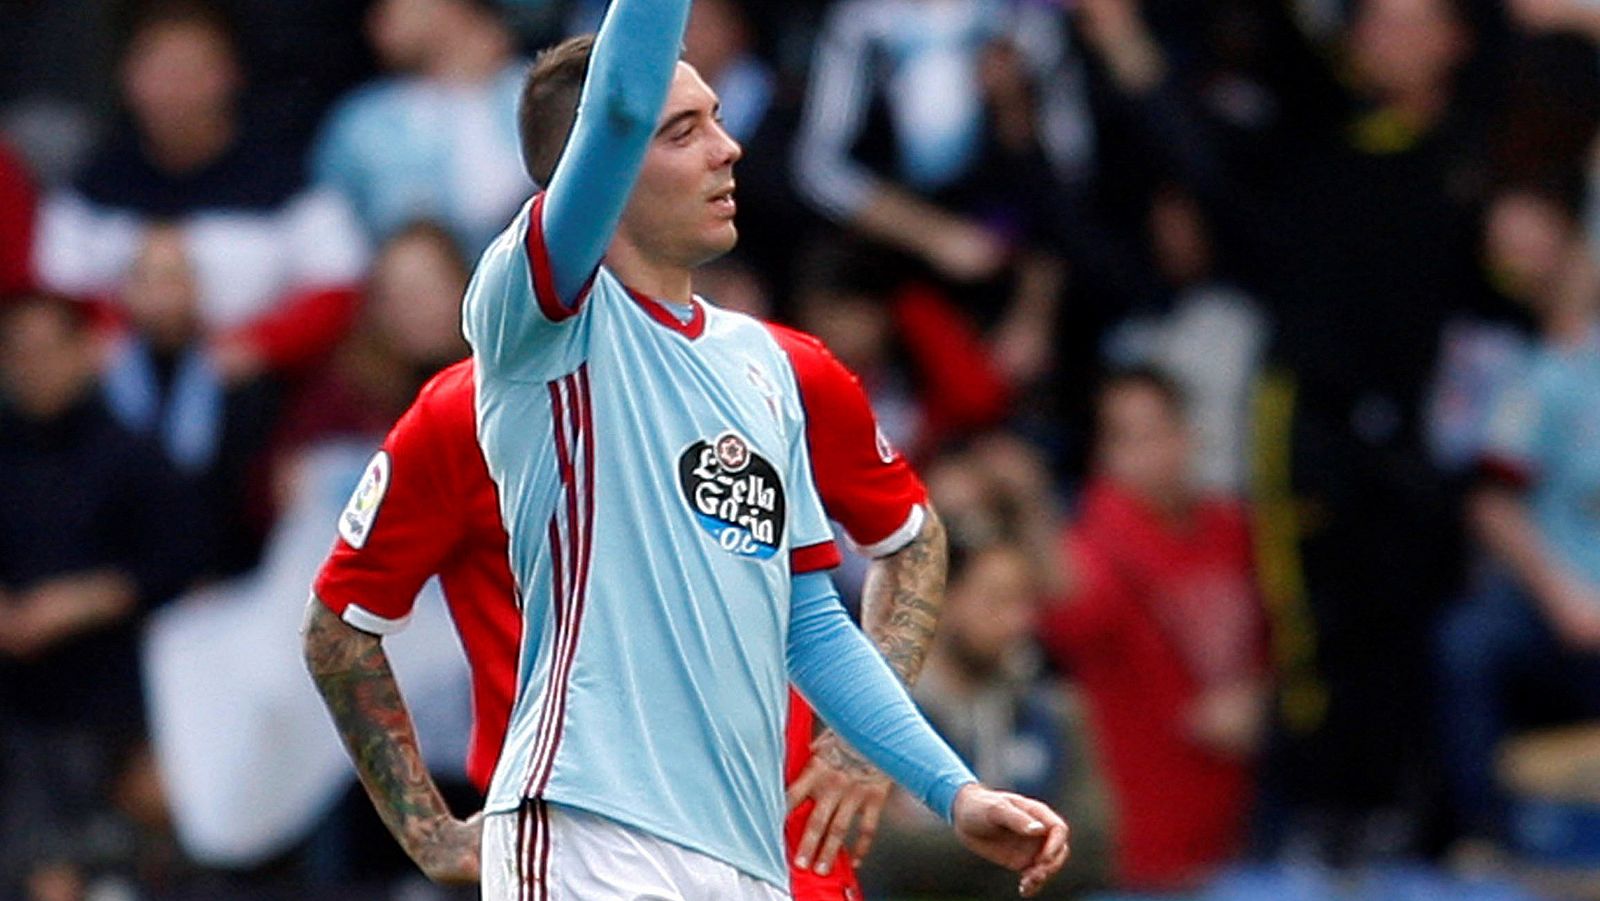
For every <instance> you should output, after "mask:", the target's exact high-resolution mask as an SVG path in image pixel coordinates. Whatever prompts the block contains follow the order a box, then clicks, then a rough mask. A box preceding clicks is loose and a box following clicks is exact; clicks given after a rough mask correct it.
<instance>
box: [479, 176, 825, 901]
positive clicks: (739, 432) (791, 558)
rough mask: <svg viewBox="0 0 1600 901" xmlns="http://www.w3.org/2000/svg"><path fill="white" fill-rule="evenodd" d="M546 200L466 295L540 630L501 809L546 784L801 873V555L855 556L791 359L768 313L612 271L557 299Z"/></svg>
mask: <svg viewBox="0 0 1600 901" xmlns="http://www.w3.org/2000/svg"><path fill="white" fill-rule="evenodd" d="M537 204H538V201H535V204H534V205H531V206H530V209H525V210H524V211H523V213H522V214H521V215H519V216H518V217H517V219H516V221H515V222H514V223H513V225H512V226H511V228H510V229H508V230H507V231H506V232H505V233H504V234H503V235H501V237H500V238H499V239H498V240H497V241H496V242H495V243H494V244H493V245H491V247H490V248H489V250H488V252H487V253H486V254H485V256H484V258H483V260H482V262H480V263H479V266H478V271H477V274H476V276H475V277H474V279H473V281H472V285H471V287H470V288H469V289H468V292H467V327H468V331H469V334H470V335H471V336H472V339H473V346H474V349H475V352H476V354H477V356H478V364H479V366H480V372H483V373H484V374H485V377H484V378H481V379H480V380H479V388H478V420H479V426H478V431H479V439H480V441H481V442H482V444H483V447H484V453H485V457H486V458H487V459H488V461H489V468H490V472H491V474H492V475H493V477H494V480H495V482H496V483H497V484H498V485H499V487H500V498H501V508H502V512H503V515H504V519H505V522H506V524H507V528H508V531H509V533H510V535H511V553H512V561H511V563H512V571H513V572H514V573H516V574H517V577H518V582H519V588H520V591H521V595H522V598H523V604H524V610H525V619H526V620H527V625H528V630H529V631H528V636H529V637H528V638H527V639H526V640H525V642H524V646H523V651H522V660H521V673H520V680H519V685H520V686H523V690H522V691H521V694H520V697H519V698H518V699H517V704H516V707H515V709H514V712H513V715H512V721H511V731H510V734H509V737H508V739H507V743H506V746H505V751H504V753H503V754H502V756H501V763H500V767H499V769H498V771H497V772H496V774H495V778H494V782H493V785H492V787H491V789H490V793H489V803H488V808H487V809H488V810H490V811H505V810H511V809H514V808H515V807H516V806H517V805H518V804H519V803H520V802H521V800H522V799H523V798H525V797H535V796H538V797H543V798H545V799H547V800H549V801H552V802H556V803H561V804H568V805H571V806H574V807H579V808H582V809H585V810H589V811H592V812H594V813H599V814H602V815H604V816H607V817H610V818H613V819H616V820H618V821H620V822H623V823H625V824H628V825H631V826H635V827H638V828H640V829H643V830H645V831H647V832H650V833H652V834H655V835H658V836H661V837H663V838H666V839H668V840H671V841H673V842H676V843H679V844H682V845H685V846H687V847H690V848H694V849H696V850H699V851H703V852H705V853H708V854H711V855H712V856H714V857H718V858H721V859H726V860H727V862H729V863H731V864H733V865H735V866H737V867H739V868H740V869H742V870H745V871H746V872H750V873H753V874H755V875H758V876H759V877H761V878H763V879H767V880H770V881H773V882H775V883H777V884H780V885H782V884H785V883H786V879H787V877H786V872H787V871H786V869H785V868H784V863H783V860H782V859H781V856H775V855H774V842H773V840H772V838H770V836H775V835H776V834H777V829H778V827H777V825H776V824H778V823H780V822H781V821H782V818H783V814H784V798H783V786H782V769H783V768H782V760H783V750H784V743H783V729H784V715H785V710H786V700H785V699H786V697H787V694H786V692H787V682H788V679H787V675H786V673H785V667H784V659H785V653H784V649H785V647H786V645H787V640H788V636H787V629H788V623H789V609H788V603H789V590H790V589H789V586H790V580H791V569H792V568H793V569H799V570H802V571H803V570H805V569H816V568H818V567H819V566H820V567H826V566H831V565H833V564H834V563H835V562H836V561H837V552H836V551H835V550H834V549H833V546H832V543H831V532H830V530H829V528H828V524H827V521H826V518H825V517H824V515H823V511H822V509H821V506H820V504H819V502H818V501H817V499H816V491H815V488H814V487H813V485H812V482H811V470H810V462H809V460H808V458H807V452H806V441H805V423H804V418H803V417H804V414H803V412H802V410H801V407H800V401H799V391H798V387H797V385H796V382H795V376H794V373H793V371H792V369H791V368H790V364H789V361H788V358H787V356H786V355H785V354H784V353H783V351H782V350H781V349H780V348H779V347H778V345H777V344H776V342H774V341H773V340H772V338H771V337H770V334H769V332H768V331H767V329H766V328H765V327H764V326H762V325H761V324H760V323H759V322H757V321H755V320H753V319H750V318H749V317H746V316H743V315H740V314H737V313H731V312H727V311H723V310H719V309H717V308H715V307H711V306H709V305H706V304H704V303H700V302H696V303H695V306H694V310H693V314H692V317H691V318H690V319H689V321H688V322H687V323H684V322H680V321H679V319H678V318H676V317H675V316H674V315H673V313H672V312H670V311H669V310H668V309H666V308H664V307H663V306H661V305H660V304H658V303H656V302H655V301H652V300H649V299H647V298H643V297H638V296H634V295H632V294H630V293H629V292H628V291H627V289H625V288H624V287H623V286H622V285H621V284H620V283H619V282H618V281H617V280H616V278H615V277H614V276H613V275H612V274H611V272H610V271H609V270H607V269H604V268H602V269H600V270H599V272H598V273H597V275H596V276H595V279H594V283H593V287H592V288H591V289H590V291H589V294H588V297H587V299H586V300H585V302H584V303H582V305H581V306H578V307H577V308H576V309H575V310H571V311H569V310H568V309H567V308H564V307H560V306H556V305H553V304H551V303H549V302H546V303H544V304H543V305H541V304H540V303H539V302H538V300H536V299H535V297H534V293H533V285H534V284H535V276H534V273H533V272H532V271H530V262H529V256H530V254H529V252H528V250H527V249H526V248H527V245H528V243H529V242H530V241H531V242H532V243H533V244H534V245H535V246H536V247H537V246H538V245H539V242H540V241H541V238H540V237H539V236H538V235H537V234H534V235H533V236H532V237H531V238H530V237H529V234H528V232H529V229H530V221H533V222H537V221H538V220H537V218H536V217H537ZM535 231H536V229H535ZM540 280H543V277H542V276H541V277H540ZM507 293H512V294H515V295H517V296H515V297H509V298H508V297H504V296H502V295H505V294H507ZM507 311H512V313H513V314H516V313H518V312H519V311H520V312H521V313H526V312H527V311H535V312H534V315H533V316H531V317H530V316H525V315H523V316H521V317H520V318H519V319H518V320H517V321H510V320H509V319H508V317H507ZM541 311H542V312H541ZM552 314H553V315H552ZM663 636H666V637H668V638H670V640H663Z"/></svg>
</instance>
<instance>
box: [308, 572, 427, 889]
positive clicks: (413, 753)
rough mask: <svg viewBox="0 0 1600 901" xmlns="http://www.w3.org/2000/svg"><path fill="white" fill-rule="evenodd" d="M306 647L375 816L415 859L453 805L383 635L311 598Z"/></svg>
mask: <svg viewBox="0 0 1600 901" xmlns="http://www.w3.org/2000/svg"><path fill="white" fill-rule="evenodd" d="M302 653H303V654H304V656H305V662H306V669H307V670H309V671H310V673H311V678H312V680H313V681H315V682H316V685H317V691H318V692H319V693H321V695H322V700H323V703H324V704H326V705H327V707H328V712H329V713H330V714H331V715H332V716H333V721H334V725H335V726H337V727H338V730H339V737H340V738H341V739H342V740H343V741H344V744H345V748H346V750H348V751H349V753H350V757H351V759H352V760H353V761H354V762H355V765H356V771H357V773H358V774H359V775H360V777H361V783H362V785H363V786H364V787H365V788H366V790H367V794H368V796H370V797H371V798H372V802H373V806H374V807H376V808H377V810H378V815H379V816H380V817H381V818H382V819H383V822H384V825H386V826H388V827H389V831H390V832H391V833H393V834H394V837H395V839H396V840H398V841H399V842H400V844H401V846H402V847H403V848H405V849H406V852H407V853H408V854H410V855H411V856H412V858H413V859H417V858H418V856H419V850H420V849H422V848H424V847H426V846H427V845H428V844H429V842H430V840H431V838H432V836H433V833H434V832H435V831H436V827H437V824H438V823H439V822H441V821H442V820H443V819H447V818H449V817H450V811H449V808H448V807H446V806H445V803H444V799H443V798H442V797H441V796H440V795H439V790H438V787H437V786H436V785H435V784H434V782H433V777H432V776H430V775H429V773H428V768H427V766H426V764H424V762H423V759H422V752H421V749H420V748H419V747H418V744H417V734H416V729H415V727H414V726H413V725H412V722H411V713H410V711H409V710H407V709H406V704H405V699H404V698H402V697H401V695H400V686H399V684H398V683H396V681H395V678H394V673H393V672H392V671H391V670H390V668H389V658H388V657H387V656H386V655H385V654H384V652H383V643H382V641H381V640H380V639H379V638H378V636H376V635H370V634H368V633H366V632H362V631H361V630H359V629H357V628H355V627H354V626H351V625H349V624H348V623H346V622H344V621H343V620H341V619H339V617H338V616H337V615H336V614H334V612H333V611H332V610H329V609H328V607H327V605H325V604H323V603H322V601H321V600H320V599H318V598H315V597H313V598H312V599H311V602H310V603H309V604H307V605H306V619H305V624H304V626H303V627H302Z"/></svg>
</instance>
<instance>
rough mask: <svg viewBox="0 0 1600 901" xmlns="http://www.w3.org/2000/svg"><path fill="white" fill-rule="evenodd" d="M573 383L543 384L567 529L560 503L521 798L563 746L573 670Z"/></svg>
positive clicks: (539, 783) (540, 782)
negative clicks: (551, 629) (548, 648)
mask: <svg viewBox="0 0 1600 901" xmlns="http://www.w3.org/2000/svg"><path fill="white" fill-rule="evenodd" d="M573 384H574V379H573V376H571V375H567V376H564V377H562V378H560V379H557V380H555V381H552V382H549V383H548V384H547V388H548V389H549V391H550V412H551V420H552V422H553V423H554V439H555V445H556V459H557V464H558V466H559V475H560V479H561V486H562V493H563V494H564V495H565V502H566V503H565V509H566V511H567V517H566V530H565V531H563V530H562V528H561V508H562V504H561V503H560V502H559V501H558V502H557V509H556V510H555V511H553V512H552V513H551V514H550V525H549V529H550V559H551V568H552V577H551V583H550V593H551V599H552V603H553V605H554V608H555V610H554V615H555V624H556V628H555V637H554V640H553V649H552V655H551V663H550V673H549V676H548V678H547V679H546V682H545V690H544V696H543V698H542V699H541V705H540V710H539V722H538V726H537V728H536V729H535V732H534V746H533V756H532V759H531V760H530V761H529V772H528V777H527V779H526V780H525V782H524V783H523V794H524V796H534V795H537V794H538V792H539V791H540V790H542V789H543V787H544V780H545V779H546V778H547V776H548V773H549V771H550V767H551V765H552V763H553V761H554V759H555V752H556V748H557V746H559V745H560V743H561V730H562V725H563V723H562V720H563V717H564V716H565V714H566V677H567V675H568V674H569V673H570V671H571V670H570V666H569V660H568V657H569V656H570V655H571V653H572V651H573V650H574V649H575V648H576V644H577V643H576V641H574V640H573V634H574V633H575V632H576V630H577V621H576V620H577V617H576V615H575V610H574V609H573V601H574V598H575V595H576V593H577V592H576V585H577V573H578V565H577V561H578V554H579V548H578V547H577V545H578V543H579V541H578V538H577V536H576V534H575V533H576V532H577V531H578V528H579V520H578V498H577V491H576V487H577V476H576V473H575V472H574V471H573V458H574V457H575V455H576V449H575V448H573V447H569V441H577V440H579V438H578V436H577V435H575V434H570V431H569V428H568V426H569V423H570V422H571V421H572V420H571V418H570V414H569V412H568V411H569V408H570V406H571V404H572V401H573V399H572V398H571V396H570V395H571V394H572V393H573V392H572V388H573ZM563 539H565V540H563ZM563 557H565V558H566V564H565V567H563Z"/></svg>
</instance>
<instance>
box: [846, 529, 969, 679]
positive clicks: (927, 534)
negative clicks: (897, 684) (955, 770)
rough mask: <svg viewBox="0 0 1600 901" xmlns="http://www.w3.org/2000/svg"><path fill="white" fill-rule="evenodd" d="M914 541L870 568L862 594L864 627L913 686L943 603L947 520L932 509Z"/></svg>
mask: <svg viewBox="0 0 1600 901" xmlns="http://www.w3.org/2000/svg"><path fill="white" fill-rule="evenodd" d="M925 509H926V510H927V513H928V515H927V518H926V519H925V520H924V521H923V523H922V530H921V531H920V532H918V533H917V537H916V538H913V539H912V540H911V543H910V544H908V545H906V546H905V547H903V548H901V549H900V550H898V551H895V552H894V553H893V554H890V555H889V556H887V557H884V558H882V559H880V560H874V561H873V563H872V568H871V569H870V570H868V571H867V583H866V587H865V588H863V589H862V592H861V628H863V629H865V630H866V633H867V635H868V636H870V637H871V638H872V643H873V644H875V645H877V646H878V650H880V651H882V652H883V656H884V659H885V660H887V661H888V662H889V668H890V669H892V670H894V673H895V675H897V676H899V677H900V681H902V682H904V683H905V684H906V687H907V688H909V687H911V686H913V685H915V684H917V676H919V675H921V674H922V661H923V660H924V659H926V658H927V656H928V648H929V646H930V645H931V644H932V643H933V632H934V629H935V628H937V627H938V625H939V611H940V610H941V609H942V608H943V607H944V579H945V571H946V569H947V567H948V565H949V561H948V560H947V558H946V547H945V534H944V523H943V522H941V521H940V520H939V515H938V514H937V513H934V512H933V508H932V507H927V508H925Z"/></svg>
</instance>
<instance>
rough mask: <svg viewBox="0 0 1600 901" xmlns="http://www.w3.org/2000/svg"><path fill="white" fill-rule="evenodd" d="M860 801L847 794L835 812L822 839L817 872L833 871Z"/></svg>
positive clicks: (824, 873)
mask: <svg viewBox="0 0 1600 901" xmlns="http://www.w3.org/2000/svg"><path fill="white" fill-rule="evenodd" d="M857 805H858V802H857V801H856V799H855V798H854V797H852V796H849V795H846V796H845V797H844V798H843V799H842V800H841V801H840V802H839V807H838V808H837V809H836V810H834V812H833V821H832V822H831V823H829V824H828V831H827V833H826V834H825V835H824V837H823V840H822V850H820V851H818V852H817V865H816V867H815V869H816V871H817V874H818V875H821V876H826V875H828V874H829V873H830V872H832V871H833V864H834V862H835V861H837V860H838V859H839V851H840V849H841V848H843V847H844V840H845V839H846V838H847V837H849V835H850V824H851V823H852V822H854V820H855V818H856V807H857Z"/></svg>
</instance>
